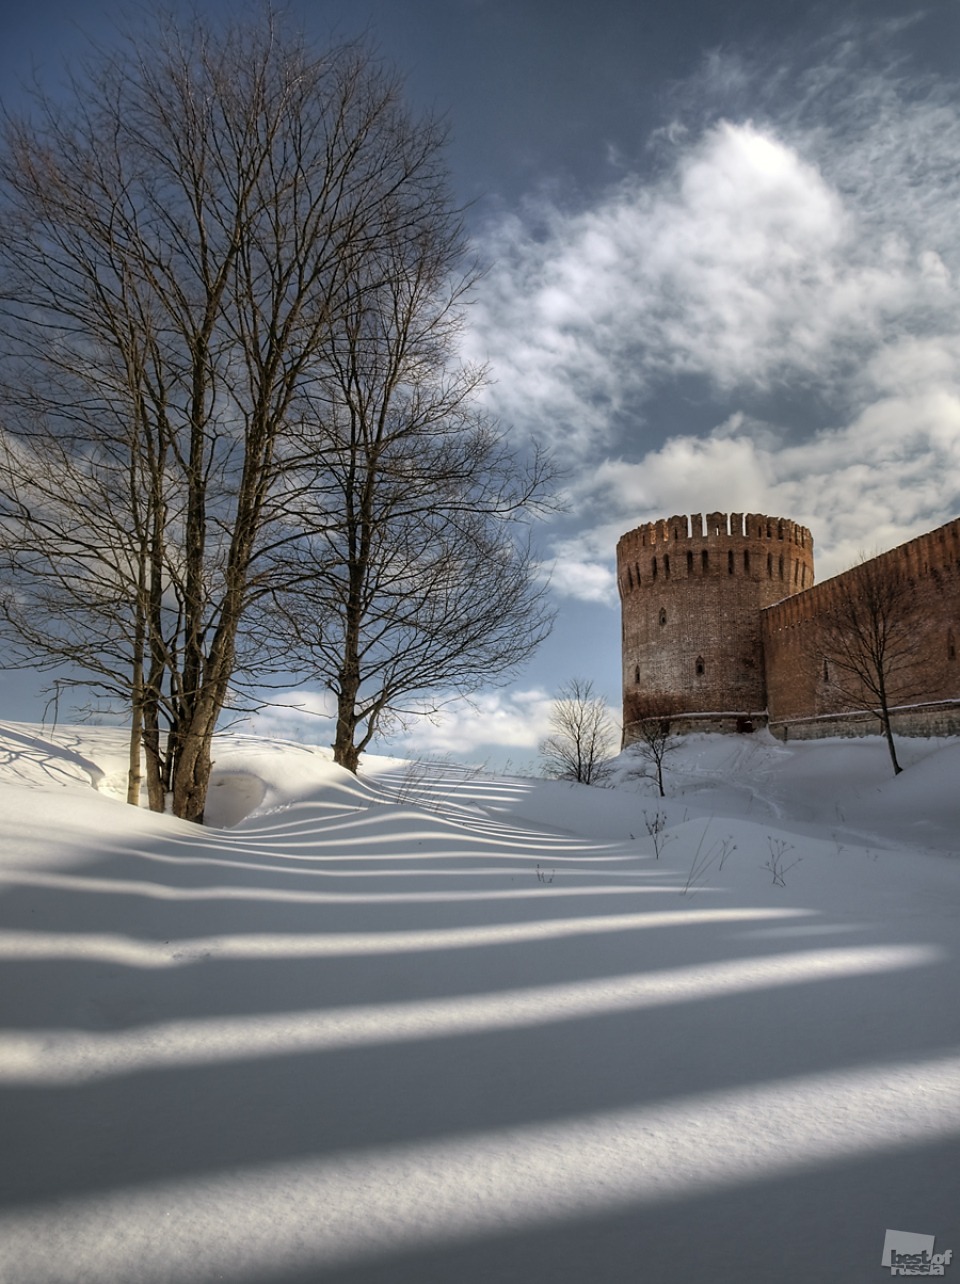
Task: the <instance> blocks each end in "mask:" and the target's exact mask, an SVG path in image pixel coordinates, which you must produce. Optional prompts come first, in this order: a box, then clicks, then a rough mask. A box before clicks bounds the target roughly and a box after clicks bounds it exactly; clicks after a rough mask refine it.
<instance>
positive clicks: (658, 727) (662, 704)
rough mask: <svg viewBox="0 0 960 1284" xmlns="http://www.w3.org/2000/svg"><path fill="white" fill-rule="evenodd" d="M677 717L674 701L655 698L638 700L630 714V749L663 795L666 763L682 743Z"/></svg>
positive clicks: (662, 795)
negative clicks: (635, 753)
mask: <svg viewBox="0 0 960 1284" xmlns="http://www.w3.org/2000/svg"><path fill="white" fill-rule="evenodd" d="M675 719H676V712H675V708H674V706H673V704H672V703H671V702H670V701H667V700H655V699H649V700H646V701H642V700H641V701H639V702H637V703H636V704H635V706H634V709H633V712H632V713H631V717H630V736H631V748H632V749H634V750H635V751H636V752H637V754H638V755H639V757H640V759H641V761H642V763H643V767H642V770H641V772H640V773H639V774H642V775H644V776H648V777H650V778H651V779H653V780H655V781H656V782H657V789H658V790H659V791H660V797H661V798H663V797H665V796H666V791H665V789H664V787H663V771H664V764H665V762H666V760H667V758H669V756H670V754H672V753H673V752H674V751H675V750H676V749H677V748H678V747H679V743H680V742H679V738H678V736H677V729H676V721H675Z"/></svg>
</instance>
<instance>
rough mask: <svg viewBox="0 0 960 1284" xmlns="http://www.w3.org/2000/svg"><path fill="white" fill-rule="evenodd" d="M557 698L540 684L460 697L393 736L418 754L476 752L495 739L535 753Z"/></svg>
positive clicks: (505, 747) (501, 744)
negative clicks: (519, 688) (520, 688)
mask: <svg viewBox="0 0 960 1284" xmlns="http://www.w3.org/2000/svg"><path fill="white" fill-rule="evenodd" d="M551 700H552V697H551V696H550V695H549V693H547V692H546V691H543V690H542V689H540V688H531V689H528V690H518V691H488V692H483V693H481V694H479V695H476V696H473V697H471V698H469V699H467V698H459V699H454V700H451V701H450V702H449V703H447V704H444V706H443V707H442V708H441V709H440V710H439V711H438V712H437V713H436V714H434V715H433V716H432V717H430V718H418V719H416V720H415V721H413V722H411V723H410V724H409V725H408V726H407V727H406V729H405V730H403V731H401V732H399V733H398V734H397V735H395V736H394V737H392V742H393V743H394V744H395V745H397V746H399V749H398V752H401V753H407V754H410V755H412V756H415V757H429V756H433V755H443V754H459V755H471V754H476V753H478V752H480V751H481V750H482V749H483V748H485V747H488V746H492V745H496V746H498V747H499V748H500V749H502V750H507V751H510V750H513V751H517V752H520V753H525V754H527V753H534V754H535V753H536V750H537V746H538V745H539V743H540V741H541V740H542V739H543V737H544V736H545V735H546V733H547V729H548V721H549V716H550V707H551Z"/></svg>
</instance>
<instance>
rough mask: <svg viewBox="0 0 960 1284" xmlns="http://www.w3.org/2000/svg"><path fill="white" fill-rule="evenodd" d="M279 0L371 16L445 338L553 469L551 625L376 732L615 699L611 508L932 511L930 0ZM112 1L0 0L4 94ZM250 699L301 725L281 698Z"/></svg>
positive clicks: (949, 153) (492, 729)
mask: <svg viewBox="0 0 960 1284" xmlns="http://www.w3.org/2000/svg"><path fill="white" fill-rule="evenodd" d="M173 7H174V8H176V6H173ZM196 7H197V8H198V9H199V10H200V11H201V12H206V11H215V10H217V9H219V8H220V7H221V6H220V5H219V4H218V3H217V2H216V0H197V4H196ZM289 7H290V9H291V11H292V13H293V15H294V17H295V18H296V19H297V20H298V21H300V22H302V23H303V24H304V25H305V26H306V27H307V29H308V31H309V32H310V33H311V34H312V35H313V36H314V37H315V38H316V39H317V40H318V41H320V42H321V43H322V42H324V41H326V40H328V39H329V38H331V36H334V37H337V36H339V37H342V36H349V35H352V34H354V33H356V32H358V31H360V30H367V31H369V32H370V33H371V34H372V35H373V36H374V38H375V39H376V41H377V42H378V44H379V47H380V49H381V50H382V52H383V54H384V56H385V57H387V58H388V59H390V60H392V61H393V62H394V63H395V64H396V66H397V67H398V68H399V70H400V71H401V72H402V73H404V74H405V76H406V79H407V86H408V94H409V97H410V99H411V101H412V103H413V105H414V106H416V107H418V108H429V109H432V110H436V111H439V112H441V113H443V114H444V116H445V117H446V119H447V120H448V122H449V125H450V130H451V142H450V149H449V162H450V166H451V170H452V175H453V181H454V186H455V191H456V194H457V198H458V199H459V200H461V201H463V202H464V203H465V204H467V205H468V213H467V221H468V228H469V231H470V234H471V236H472V238H473V240H474V242H475V244H476V247H477V249H478V250H479V252H480V254H481V256H482V258H483V259H484V260H485V261H486V262H487V264H488V265H489V270H488V272H487V275H486V277H485V278H484V280H483V282H482V283H481V285H480V287H479V288H478V291H477V294H476V297H475V300H474V303H473V306H472V308H471V310H470V320H469V328H468V331H467V334H466V336H465V350H466V355H468V356H469V357H471V358H477V359H480V360H483V361H485V362H487V363H488V365H489V369H490V376H491V384H490V387H489V389H488V391H487V394H486V395H487V398H488V401H489V406H490V409H491V410H492V411H494V412H495V413H497V414H498V415H499V416H500V417H501V419H502V421H503V423H504V425H506V426H508V427H509V431H510V433H511V435H512V436H513V437H514V439H515V440H517V441H518V442H526V441H528V440H533V439H534V438H537V439H540V440H542V441H544V442H545V443H546V444H548V445H550V446H551V447H552V448H553V449H554V450H555V451H556V453H557V454H558V456H559V457H560V458H561V459H562V460H563V462H564V463H565V465H566V467H567V469H568V481H567V495H566V499H567V511H566V513H565V514H564V515H563V516H562V517H561V518H558V519H556V520H554V521H553V522H551V524H549V525H547V526H544V527H543V528H542V529H541V530H540V532H539V542H540V545H541V548H542V550H543V557H544V562H545V564H546V565H548V566H552V567H553V568H554V570H553V580H552V584H553V589H552V591H553V593H554V595H555V597H556V601H557V604H558V606H559V608H560V613H559V617H558V621H557V626H556V629H555V632H554V635H553V636H552V638H551V639H550V640H549V641H548V642H547V643H546V644H545V646H544V647H543V648H542V649H541V651H540V652H539V653H538V655H537V657H535V659H534V660H533V661H532V662H531V664H530V665H529V666H528V667H527V669H526V670H525V671H524V672H523V673H521V674H519V675H517V677H516V678H515V679H514V680H513V681H512V683H511V685H510V686H509V687H507V688H506V689H503V690H500V691H497V692H490V693H487V694H486V695H484V696H482V697H480V698H479V700H478V701H477V702H475V705H474V706H473V707H469V708H467V707H463V706H455V707H451V708H450V709H449V710H447V712H446V713H445V714H444V715H442V716H441V718H440V719H439V721H436V722H434V723H424V724H421V725H418V726H416V727H413V728H411V729H410V730H409V732H408V733H407V735H406V736H405V737H399V738H397V739H396V740H395V741H394V742H393V743H394V745H395V746H397V747H399V748H402V749H403V750H404V751H405V752H410V751H412V752H416V753H442V752H450V753H453V754H455V755H457V756H465V757H468V758H472V759H483V758H487V757H490V758H492V759H493V760H494V761H496V762H498V763H502V762H503V760H504V759H505V758H510V759H511V760H512V761H513V762H514V763H515V764H516V765H518V766H519V765H524V764H526V763H528V762H531V761H532V760H533V759H534V757H535V752H536V743H537V740H538V739H539V738H540V736H541V735H542V734H543V729H544V724H543V720H544V717H545V713H546V709H547V703H548V699H549V695H550V692H551V691H553V690H555V688H556V687H557V686H558V685H559V683H561V682H562V681H563V680H564V679H566V678H568V677H570V676H571V675H573V674H582V675H583V676H586V677H589V678H592V679H593V680H594V682H595V684H596V686H597V687H598V689H599V690H600V691H602V692H603V693H604V694H605V695H606V696H607V697H608V698H609V700H610V702H611V704H612V705H613V706H614V707H616V706H618V704H619V695H620V693H619V683H620V664H619V635H620V629H619V611H618V604H617V599H616V591H615V586H614V579H613V565H614V563H613V556H614V548H615V544H616V540H617V538H618V536H619V535H620V534H621V533H622V532H623V531H625V530H628V529H630V528H631V527H633V526H635V525H637V524H638V523H639V522H642V521H646V520H648V519H650V518H654V517H658V516H667V515H670V514H672V513H678V512H697V511H711V510H735V511H754V512H768V513H774V514H778V515H782V516H786V517H791V518H793V519H795V520H797V521H800V522H802V523H803V524H804V525H807V526H809V527H810V528H811V529H812V531H813V533H814V537H815V541H816V557H817V574H818V577H819V578H823V577H824V576H825V575H828V574H831V573H833V572H835V571H837V570H840V569H842V568H843V567H844V566H846V565H848V564H849V563H850V562H851V561H853V560H854V559H855V558H856V555H857V553H858V551H860V550H866V551H873V550H874V549H875V548H885V547H890V546H892V545H894V544H897V543H900V542H902V541H903V540H906V539H909V538H911V537H912V536H914V535H916V534H919V533H921V532H922V531H924V530H926V529H929V528H931V527H933V526H936V525H938V524H940V523H941V522H943V521H946V520H947V519H948V518H950V517H953V516H956V515H957V513H958V512H960V480H958V479H960V468H958V463H960V247H958V238H957V234H956V219H957V210H958V209H960V89H958V86H957V83H956V81H955V66H956V63H957V54H958V53H960V4H958V3H956V0H935V2H933V3H930V4H927V5H922V4H917V3H913V2H910V3H901V2H893V0H863V2H862V3H857V2H850V0H847V2H843V0H841V2H840V3H832V4H829V5H825V4H824V5H818V4H810V3H794V2H793V0H778V2H777V3H774V4H771V3H770V0H730V3H725V4H717V3H715V0H710V2H704V3H693V2H691V0H675V3H673V4H670V5H665V4H653V3H648V4H643V3H638V2H637V0H592V3H591V4H589V5H587V4H585V3H583V2H582V0H391V2H387V0H382V2H380V3H378V2H377V0H366V2H364V0H354V2H353V3H349V2H347V0H342V2H341V0H312V2H311V0H300V3H293V4H291V5H290V6H289ZM138 12H139V9H138V6H135V5H133V6H131V5H126V6H124V7H122V8H113V7H111V6H110V5H108V4H104V3H93V2H89V0H59V2H58V0H34V2H33V3H31V4H29V5H19V6H16V7H14V6H11V5H7V6H4V7H3V9H2V10H0V84H2V86H3V94H4V99H5V101H6V102H7V103H12V104H14V105H15V103H16V101H17V97H18V93H19V91H18V88H17V82H18V80H19V79H20V78H21V77H23V76H25V75H29V74H30V72H31V68H35V69H36V73H37V74H38V75H39V77H40V78H41V80H43V81H44V83H47V84H49V83H51V80H52V79H55V78H56V77H57V76H58V75H59V67H60V65H61V62H62V60H63V59H64V58H66V59H68V60H69V59H71V58H74V57H76V56H77V52H78V50H79V49H80V47H81V43H82V42H81V38H80V32H88V33H90V34H92V35H94V37H95V38H96V39H97V40H99V41H101V42H103V43H109V42H110V40H111V39H112V38H113V33H114V31H115V30H116V25H117V20H118V17H119V16H120V15H121V14H125V15H126V20H127V21H128V22H132V23H133V24H134V25H135V24H136V21H137V14H138ZM40 685H42V683H41V682H39V681H38V682H37V683H32V682H30V681H29V680H27V679H26V677H25V675H11V674H0V700H2V706H3V714H4V715H5V716H7V717H12V718H21V719H34V718H38V717H39V716H40V712H41V710H42V707H43V699H42V697H39V696H38V695H37V690H38V689H39V687H40ZM296 698H297V699H299V700H304V699H305V700H306V701H307V703H308V704H309V705H310V706H311V707H312V708H313V709H314V710H316V711H322V709H323V702H322V699H321V697H320V696H319V695H317V696H310V694H309V693H306V695H304V694H303V693H301V694H300V695H299V696H298V697H296ZM261 726H262V727H263V728H268V727H269V728H272V729H276V730H278V731H285V732H288V733H290V734H296V735H303V736H305V737H306V738H309V739H315V740H317V741H318V742H320V743H323V742H324V741H325V740H326V739H327V738H328V736H329V728H328V726H327V725H326V724H325V723H324V722H323V721H321V720H318V719H316V718H307V719H304V718H302V717H299V716H297V715H294V714H292V713H290V712H286V713H281V712H275V713H272V714H270V715H267V716H266V717H264V718H263V719H261Z"/></svg>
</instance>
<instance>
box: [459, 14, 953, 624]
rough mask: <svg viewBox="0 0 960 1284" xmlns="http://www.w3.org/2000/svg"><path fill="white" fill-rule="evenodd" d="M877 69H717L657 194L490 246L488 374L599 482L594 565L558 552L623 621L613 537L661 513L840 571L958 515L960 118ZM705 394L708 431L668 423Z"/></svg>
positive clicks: (481, 351)
mask: <svg viewBox="0 0 960 1284" xmlns="http://www.w3.org/2000/svg"><path fill="white" fill-rule="evenodd" d="M861 55H862V50H861V48H860V46H859V45H858V44H857V42H856V41H855V40H853V39H841V40H838V41H837V42H836V44H835V46H834V48H833V50H832V51H831V53H830V54H829V56H827V57H824V58H821V59H820V61H818V62H816V63H815V64H811V65H807V66H805V67H803V68H789V67H786V66H777V67H772V68H771V67H767V68H764V69H763V70H764V73H765V74H764V76H761V75H760V72H759V71H758V69H757V68H753V69H751V68H750V67H749V66H748V65H746V64H745V63H744V62H743V61H738V60H735V59H734V60H728V59H725V58H724V57H723V56H722V55H716V56H714V57H713V58H712V59H711V60H709V62H708V64H707V66H706V67H705V68H704V74H703V76H702V77H701V79H700V80H699V82H698V83H697V84H696V85H691V86H688V87H687V88H688V91H689V93H688V97H689V100H690V102H691V103H695V109H694V107H691V108H690V110H689V111H688V113H687V115H686V116H684V111H683V108H682V105H681V106H680V107H678V110H677V113H676V119H674V120H673V121H672V122H670V123H669V124H668V125H666V126H665V127H664V129H663V130H661V131H660V132H659V134H658V136H657V138H656V139H654V140H652V144H651V145H652V152H651V155H653V156H654V157H655V162H656V163H655V164H654V165H653V167H652V168H651V172H649V173H646V174H639V173H636V174H633V175H627V176H626V177H624V178H623V179H622V180H621V181H620V182H619V183H617V184H616V185H615V186H613V187H611V188H609V189H608V190H606V191H605V192H603V193H602V194H601V195H600V196H599V197H598V198H597V199H595V200H594V201H593V202H592V203H591V204H589V205H584V204H581V205H580V206H578V207H576V208H570V207H569V206H564V205H563V204H562V203H561V202H559V201H558V200H556V199H548V198H541V199H538V200H531V201H530V202H529V203H528V204H527V205H526V206H525V207H524V208H523V209H521V210H520V211H519V212H517V213H515V214H513V215H512V216H510V217H509V218H505V219H503V220H501V221H500V222H499V223H498V224H497V225H496V226H491V227H490V228H489V229H487V234H486V244H485V247H484V248H485V250H486V251H488V252H489V254H490V256H491V257H492V258H493V260H494V264H495V266H494V268H493V270H492V271H491V273H490V275H489V277H488V278H487V280H486V282H485V286H484V291H483V294H482V296H481V298H480V299H479V301H478V306H477V308H476V309H475V314H474V317H473V322H472V327H471V332H470V335H469V345H470V349H471V352H472V354H473V355H475V356H477V357H481V358H484V359H487V360H489V361H490V363H491V372H492V376H493V379H494V380H495V383H494V385H493V388H492V390H491V397H492V399H493V401H494V403H495V406H496V409H497V410H498V411H499V412H500V413H501V414H502V415H503V417H504V418H505V419H507V420H508V421H510V422H512V423H514V424H515V425H517V427H518V429H519V430H521V431H524V432H527V433H529V434H531V435H538V436H540V437H542V438H546V439H547V440H549V441H550V442H551V443H552V444H553V445H554V446H555V447H556V448H557V449H558V450H559V451H560V452H561V454H565V455H566V456H567V457H568V459H569V460H570V461H571V462H572V464H573V468H574V472H575V474H576V473H579V474H580V475H579V476H576V478H575V480H574V482H573V484H572V486H571V496H572V503H573V509H574V513H575V515H576V517H577V518H578V519H579V520H580V521H581V523H584V524H585V525H586V527H587V530H588V532H592V537H593V542H594V546H595V547H594V549H593V550H590V551H588V554H587V555H584V554H583V553H581V554H580V555H576V554H575V553H574V552H573V546H572V544H571V545H569V546H568V547H566V548H561V546H558V548H560V551H562V552H563V553H564V554H565V556H564V557H561V558H558V562H557V569H556V570H555V572H554V584H555V588H556V589H557V591H558V592H560V593H562V594H565V595H569V596H576V597H580V598H581V599H583V600H585V601H604V600H606V601H609V600H610V594H611V592H612V581H611V579H610V575H611V571H612V550H613V546H614V545H615V542H616V536H615V534H614V532H615V531H616V529H617V528H618V527H619V530H620V531H622V530H624V529H627V528H628V527H629V526H631V525H633V524H635V523H636V522H639V521H642V520H646V519H647V518H648V517H651V516H664V515H669V514H670V513H673V512H684V511H693V510H695V509H696V508H698V507H699V508H700V509H701V510H710V509H717V508H719V509H726V510H735V511H736V510H740V511H760V510H766V511H770V512H774V513H781V514H783V515H785V516H790V517H794V518H796V519H797V520H800V521H804V522H806V523H807V524H809V525H811V527H813V529H814V534H815V536H816V537H817V540H818V544H819V545H820V546H821V549H822V550H823V551H824V552H825V554H826V556H825V561H824V562H823V566H822V568H821V573H826V570H825V569H824V568H829V569H839V566H840V565H842V564H846V563H848V562H849V561H850V560H852V559H853V558H854V557H855V555H856V552H857V550H858V549H860V548H864V547H866V548H870V549H872V548H874V547H876V546H885V545H888V544H890V543H895V542H897V541H899V540H901V539H906V538H909V537H910V536H912V535H914V534H917V533H918V532H919V531H922V530H923V529H925V528H928V527H929V526H930V525H934V524H937V523H939V522H941V521H944V520H946V518H947V517H949V516H951V515H953V514H954V513H955V512H956V511H957V509H958V507H960V490H958V485H957V481H956V478H957V477H958V471H957V463H958V440H960V438H958V408H960V243H958V242H957V238H956V234H955V219H956V209H957V208H958V206H960V102H958V99H957V96H956V94H955V92H954V91H953V90H952V89H951V87H949V86H945V85H944V84H941V83H938V82H935V81H933V80H930V79H928V80H926V81H924V82H923V83H922V84H920V83H919V82H911V81H910V79H909V77H908V76H907V74H906V72H904V71H903V70H902V69H901V70H898V71H896V72H893V71H877V70H876V69H870V68H865V67H864V66H862V65H860V63H859V62H858V59H859V58H860V57H861ZM711 96H712V98H713V107H712V110H711V105H710V101H709V100H710V98H711ZM691 380H693V381H695V387H696V389H697V390H698V392H697V396H698V397H699V401H698V402H697V405H696V413H697V421H698V422H699V423H701V424H702V423H704V421H705V420H707V424H708V426H707V427H705V428H704V429H703V431H699V432H693V431H691V430H690V429H689V428H685V425H684V424H683V422H682V419H681V421H680V422H678V420H677V418H676V417H674V418H672V419H671V421H670V422H669V423H664V422H662V421H661V422H658V421H657V416H658V415H660V414H663V413H664V411H663V408H664V406H667V407H668V410H669V411H670V412H672V414H673V415H675V416H676V415H681V416H682V413H683V404H684V397H686V398H687V401H688V404H692V402H691V401H690V392H689V381H691ZM684 381H687V382H686V383H685V382H684ZM671 398H672V400H671ZM787 403H789V411H787V410H785V409H784V406H785V405H786V404H787ZM710 411H713V412H715V413H714V414H713V416H712V418H708V416H709V414H710ZM781 412H782V413H781ZM584 474H586V475H584ZM598 512H602V513H603V522H602V524H601V523H599V522H597V520H596V516H595V515H596V514H597V513H598ZM601 537H602V538H605V539H609V540H610V543H609V544H608V545H607V548H606V551H605V552H603V551H601V550H600V549H599V547H597V546H598V545H599V542H600V538H601Z"/></svg>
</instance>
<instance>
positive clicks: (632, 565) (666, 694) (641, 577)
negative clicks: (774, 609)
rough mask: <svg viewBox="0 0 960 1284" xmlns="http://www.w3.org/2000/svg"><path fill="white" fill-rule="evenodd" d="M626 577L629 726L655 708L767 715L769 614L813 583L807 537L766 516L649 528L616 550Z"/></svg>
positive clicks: (679, 521)
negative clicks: (764, 620) (764, 615)
mask: <svg viewBox="0 0 960 1284" xmlns="http://www.w3.org/2000/svg"><path fill="white" fill-rule="evenodd" d="M617 577H618V583H619V588H620V596H621V601H622V612H623V695H624V724H625V726H626V725H627V724H629V723H630V722H631V721H633V720H635V719H636V717H637V716H638V714H639V713H640V712H642V710H643V707H644V706H645V705H647V704H649V703H650V702H651V701H652V702H654V703H656V704H662V703H664V702H669V703H670V704H671V706H672V707H673V708H674V709H675V710H676V711H677V712H679V713H698V714H702V713H727V714H733V715H734V716H743V717H751V716H757V715H761V714H762V712H763V710H764V709H765V707H766V687H765V681H764V669H763V644H762V637H761V611H762V609H763V608H764V607H765V606H769V605H770V604H771V603H773V602H777V601H779V600H780V599H781V598H783V597H784V596H786V595H787V594H789V593H794V592H797V591H798V590H800V589H802V588H804V587H806V586H808V585H810V584H812V583H813V540H812V538H811V536H810V532H809V531H808V530H806V529H805V528H804V527H802V526H798V525H796V524H795V523H794V522H789V521H784V520H783V519H782V518H777V517H767V516H765V515H763V514H759V513H750V514H748V515H747V516H746V518H745V519H744V516H743V514H740V513H732V514H730V515H729V516H728V515H727V514H726V513H710V514H708V515H707V518H706V520H705V521H704V520H703V519H702V518H701V515H700V514H694V515H693V517H692V518H690V519H688V518H687V517H686V516H677V517H671V518H669V519H668V520H665V521H657V522H648V523H647V524H646V525H644V526H640V527H638V528H637V529H636V530H633V531H630V532H629V533H628V534H626V535H624V536H623V538H622V539H621V540H620V542H619V544H618V545H617Z"/></svg>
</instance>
